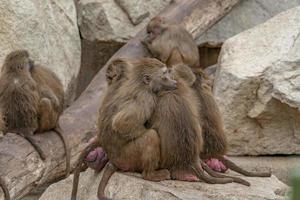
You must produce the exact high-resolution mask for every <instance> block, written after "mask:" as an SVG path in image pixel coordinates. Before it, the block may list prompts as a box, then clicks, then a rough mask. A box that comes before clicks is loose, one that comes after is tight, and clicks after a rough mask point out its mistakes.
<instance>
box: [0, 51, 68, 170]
mask: <svg viewBox="0 0 300 200" xmlns="http://www.w3.org/2000/svg"><path fill="white" fill-rule="evenodd" d="M0 90H1V93H0V108H1V109H2V112H3V113H2V114H3V116H4V120H5V124H6V130H5V133H7V132H12V133H16V134H18V135H20V136H23V137H24V138H25V139H26V140H27V141H29V142H30V143H31V144H32V145H33V147H34V148H35V149H36V150H37V152H38V153H39V155H40V157H41V158H42V159H43V160H45V159H46V156H45V155H44V153H43V151H42V150H41V148H40V147H39V146H38V145H37V144H36V141H35V140H34V139H33V138H32V135H33V134H34V133H35V132H44V131H48V130H51V129H54V130H56V132H58V135H59V136H60V137H61V138H62V139H63V135H62V134H61V133H60V131H59V128H58V129H57V128H55V127H57V122H58V117H59V115H60V114H61V113H62V110H63V98H64V91H63V88H62V84H61V82H60V81H59V79H58V78H57V77H56V75H55V74H54V73H53V72H51V71H50V70H48V69H46V68H44V67H42V66H38V65H35V64H34V63H33V61H32V60H31V59H30V56H29V53H28V51H26V50H17V51H14V52H11V53H10V54H8V55H7V57H6V58H5V61H4V64H3V67H2V73H1V77H0ZM63 142H64V145H65V148H66V159H67V165H66V166H67V174H68V173H69V171H70V170H69V160H70V158H69V153H68V147H67V146H68V145H67V141H66V140H64V139H63Z"/></svg>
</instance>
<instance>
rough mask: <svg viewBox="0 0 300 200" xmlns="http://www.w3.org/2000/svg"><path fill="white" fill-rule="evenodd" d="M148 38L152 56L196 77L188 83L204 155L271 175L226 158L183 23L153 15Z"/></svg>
mask: <svg viewBox="0 0 300 200" xmlns="http://www.w3.org/2000/svg"><path fill="white" fill-rule="evenodd" d="M147 33H148V36H147V38H146V39H145V40H144V41H143V43H144V44H145V46H146V47H147V48H148V50H149V51H150V52H151V53H152V54H153V56H154V57H156V58H158V59H160V60H161V61H163V62H164V63H166V64H167V65H168V66H169V67H170V66H172V65H175V64H178V63H184V64H186V65H188V66H189V67H191V68H192V70H193V72H194V73H195V76H196V81H195V82H194V84H193V85H192V86H191V87H192V88H193V89H194V92H195V93H196V95H197V96H198V99H199V106H198V109H199V113H200V115H199V121H200V124H201V126H202V130H203V140H204V142H203V145H204V146H203V152H202V153H201V154H200V157H201V158H203V159H211V158H217V159H219V160H220V161H222V162H223V163H224V165H225V166H226V167H228V168H230V169H231V170H233V171H236V172H238V173H241V174H243V175H246V176H261V177H268V176H271V173H269V172H262V173H260V172H258V173H255V172H248V171H246V170H244V169H242V168H240V167H238V166H237V165H236V164H234V163H233V162H232V161H230V160H229V159H228V158H226V157H224V155H226V153H227V140H226V135H225V133H224V128H223V122H222V118H221V114H220V111H219V108H218V106H217V104H216V102H215V100H214V98H213V95H212V92H211V89H210V87H209V86H208V82H209V80H208V77H207V76H206V74H205V73H204V72H203V70H202V69H201V68H199V53H198V48H197V45H196V43H195V41H194V40H193V38H192V36H191V35H190V34H189V33H188V31H187V30H185V29H184V28H183V27H181V26H179V25H175V24H171V23H169V22H167V21H166V20H164V19H163V18H161V17H155V18H153V19H152V20H151V21H150V22H149V24H148V26H147Z"/></svg>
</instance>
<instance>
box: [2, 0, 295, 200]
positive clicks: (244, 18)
mask: <svg viewBox="0 0 300 200" xmlns="http://www.w3.org/2000/svg"><path fill="white" fill-rule="evenodd" d="M170 2H171V0H130V1H129V0H79V1H77V0H75V1H74V2H73V1H70V0H43V1H40V0H1V1H0V27H1V31H0V64H2V62H3V59H4V57H5V55H6V54H7V53H8V52H10V51H11V50H15V49H19V48H26V49H28V50H30V52H31V54H32V56H33V58H34V59H35V60H36V62H38V63H41V64H44V65H46V66H47V67H49V68H51V69H52V70H53V71H54V72H55V73H57V75H58V76H59V78H60V79H61V80H62V82H63V84H64V89H65V90H66V92H67V94H68V95H67V97H66V100H67V103H68V104H70V103H71V102H72V101H74V99H76V98H77V97H78V96H79V95H80V94H81V92H82V91H83V90H84V89H85V88H86V86H87V85H88V84H89V82H90V81H91V79H92V78H93V77H94V75H95V74H96V73H97V72H98V71H99V70H100V69H101V67H102V66H103V65H104V64H105V63H106V61H107V60H108V59H109V58H110V57H111V56H112V55H113V54H114V52H116V51H117V50H118V49H119V48H120V47H121V46H122V45H124V44H125V43H126V42H127V41H128V40H129V39H131V38H132V37H134V36H135V34H136V33H137V32H138V31H139V30H141V29H142V28H143V27H144V26H145V25H146V24H147V22H148V21H149V20H150V19H151V18H152V17H153V16H155V15H156V14H157V13H159V12H160V11H161V10H162V9H163V8H164V7H165V6H167V5H168V4H169V3H170ZM298 6H300V0H281V1H274V0H241V2H240V3H239V4H238V5H237V6H236V7H235V8H233V10H232V11H231V12H230V13H229V14H228V15H227V16H225V17H224V18H223V19H221V20H220V21H219V22H218V23H217V24H215V25H214V26H213V27H211V28H210V29H209V30H208V31H207V32H206V33H204V34H203V35H201V36H200V37H199V38H195V39H196V42H197V44H198V45H199V52H200V57H201V65H202V66H203V67H210V66H214V67H213V68H214V69H215V68H216V69H217V71H216V73H215V75H214V77H215V81H214V86H213V88H214V95H215V97H216V100H217V102H218V105H219V106H220V109H221V112H222V115H223V118H224V122H225V129H226V133H227V136H228V140H229V143H230V149H229V154H230V155H234V156H239V157H236V158H234V160H235V161H236V162H238V163H241V165H242V166H243V167H246V168H248V169H251V170H263V169H271V170H272V171H273V174H274V175H275V176H276V177H275V176H272V177H271V178H268V179H259V178H249V179H247V180H249V181H250V182H251V183H252V185H253V186H251V188H245V187H244V186H241V185H237V184H235V185H234V186H233V184H228V185H226V186H221V185H217V186H215V185H208V184H199V183H182V182H176V181H165V182H162V183H152V182H148V181H143V180H141V179H139V178H136V176H137V175H136V174H134V175H132V174H119V173H117V174H116V175H114V176H113V178H112V180H111V181H110V183H109V186H108V188H107V192H108V195H109V196H111V197H114V198H116V199H223V200H226V199H241V200H242V199H243V200H244V199H284V198H285V197H284V196H285V194H286V192H287V186H286V184H288V176H289V174H290V171H291V170H292V169H293V168H294V167H295V166H296V165H297V164H299V163H300V158H299V157H298V156H297V155H299V154H300V112H299V111H300V39H299V38H300V37H299V35H300V7H298ZM249 155H250V156H252V157H244V156H249ZM81 177H83V178H82V179H81V183H80V184H81V185H80V190H79V194H80V196H79V200H86V199H90V200H92V199H95V195H96V186H97V184H96V183H98V181H99V178H100V176H97V177H95V176H94V175H93V172H91V171H87V172H85V173H83V174H82V175H81ZM278 179H279V180H278ZM71 180H72V177H70V178H68V179H66V180H63V181H61V182H59V183H56V184H53V185H51V186H50V187H49V188H48V189H47V190H46V192H45V193H44V194H43V195H42V196H41V193H42V192H43V191H44V189H45V188H46V187H47V186H45V188H38V189H37V191H33V193H32V194H31V195H29V196H27V197H25V198H22V199H23V200H25V199H26V200H37V199H40V200H52V199H53V200H60V199H62V200H65V199H69V197H70V189H71V185H70V183H71ZM282 182H284V183H282ZM91 184H93V185H94V186H93V187H89V185H91ZM40 196H41V197H40Z"/></svg>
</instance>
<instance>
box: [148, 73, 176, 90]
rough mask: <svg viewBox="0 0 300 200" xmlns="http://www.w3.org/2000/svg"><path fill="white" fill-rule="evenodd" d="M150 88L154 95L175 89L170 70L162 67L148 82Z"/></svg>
mask: <svg viewBox="0 0 300 200" xmlns="http://www.w3.org/2000/svg"><path fill="white" fill-rule="evenodd" d="M149 85H150V88H151V90H152V91H153V92H154V93H158V92H160V91H168V90H175V89H177V81H176V80H174V79H173V77H172V73H171V70H170V69H168V68H167V67H163V68H161V69H160V70H158V72H157V73H156V74H154V76H153V77H152V80H150V84H149Z"/></svg>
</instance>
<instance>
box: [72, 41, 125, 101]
mask: <svg viewBox="0 0 300 200" xmlns="http://www.w3.org/2000/svg"><path fill="white" fill-rule="evenodd" d="M121 47H122V43H119V42H113V41H111V42H101V41H89V40H86V39H82V40H81V48H82V51H81V68H80V72H79V75H78V83H80V84H78V86H77V92H76V96H77V97H78V96H79V95H80V94H81V93H82V92H83V91H84V90H85V88H86V87H87V86H88V85H89V83H90V82H91V80H92V79H93V78H94V76H95V75H96V74H97V73H98V72H99V70H100V69H101V68H102V67H103V66H104V65H105V63H106V62H107V61H108V60H109V58H110V57H111V56H112V55H113V54H114V53H115V52H116V51H118V49H119V48H121Z"/></svg>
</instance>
